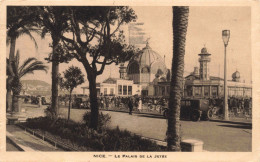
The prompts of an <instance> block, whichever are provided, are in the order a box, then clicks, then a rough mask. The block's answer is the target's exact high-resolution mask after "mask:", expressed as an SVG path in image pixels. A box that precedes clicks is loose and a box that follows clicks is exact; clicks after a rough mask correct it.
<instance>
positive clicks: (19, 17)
mask: <svg viewBox="0 0 260 162" xmlns="http://www.w3.org/2000/svg"><path fill="white" fill-rule="evenodd" d="M36 15H37V14H36V13H35V10H33V9H32V8H29V7H24V6H23V7H21V6H11V7H7V40H6V43H7V45H8V44H10V53H9V64H8V66H7V68H8V71H9V73H8V78H7V82H6V85H7V86H6V89H7V93H6V100H7V102H6V103H7V109H10V106H11V86H10V84H11V82H12V80H13V78H14V73H13V71H12V64H13V62H14V60H15V45H16V40H17V38H19V37H20V36H21V35H28V36H29V37H30V38H31V39H32V40H33V42H34V43H35V47H36V48H37V43H36V41H35V39H34V37H33V36H32V32H36V33H38V34H39V31H38V29H37V28H34V27H37V22H36V21H35V20H36Z"/></svg>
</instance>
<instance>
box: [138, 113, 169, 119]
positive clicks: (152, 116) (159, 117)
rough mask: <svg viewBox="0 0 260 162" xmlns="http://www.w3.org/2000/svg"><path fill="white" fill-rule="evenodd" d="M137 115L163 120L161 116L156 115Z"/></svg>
mask: <svg viewBox="0 0 260 162" xmlns="http://www.w3.org/2000/svg"><path fill="white" fill-rule="evenodd" d="M137 115H138V116H141V117H148V118H157V119H165V118H164V117H163V116H162V115H157V114H137Z"/></svg>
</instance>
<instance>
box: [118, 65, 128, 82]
mask: <svg viewBox="0 0 260 162" xmlns="http://www.w3.org/2000/svg"><path fill="white" fill-rule="evenodd" d="M119 73H120V78H121V79H126V75H127V73H126V67H125V65H124V63H121V64H120V67H119Z"/></svg>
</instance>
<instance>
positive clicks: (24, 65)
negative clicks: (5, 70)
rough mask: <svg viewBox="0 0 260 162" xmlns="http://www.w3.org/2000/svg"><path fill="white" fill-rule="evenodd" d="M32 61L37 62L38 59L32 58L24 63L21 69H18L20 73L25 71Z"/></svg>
mask: <svg viewBox="0 0 260 162" xmlns="http://www.w3.org/2000/svg"><path fill="white" fill-rule="evenodd" d="M32 61H37V59H36V58H35V57H30V58H28V59H26V60H25V61H24V63H23V64H22V65H21V66H20V67H19V69H18V71H19V73H20V72H21V71H23V69H24V68H25V67H26V66H27V65H29V64H30V63H31V62H32Z"/></svg>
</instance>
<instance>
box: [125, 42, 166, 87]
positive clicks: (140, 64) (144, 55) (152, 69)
mask: <svg viewBox="0 0 260 162" xmlns="http://www.w3.org/2000/svg"><path fill="white" fill-rule="evenodd" d="M166 73H167V68H166V66H165V63H164V61H163V59H162V57H161V56H160V55H159V54H158V53H156V52H155V51H153V50H152V49H151V47H150V46H149V44H148V43H147V44H146V47H144V48H143V49H142V50H141V51H140V52H139V53H138V54H136V55H134V56H133V57H132V58H131V60H130V61H129V64H128V67H127V75H128V77H129V79H131V80H133V81H134V83H137V84H139V83H141V84H149V83H151V82H152V81H153V80H154V79H155V77H156V76H165V75H166Z"/></svg>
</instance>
